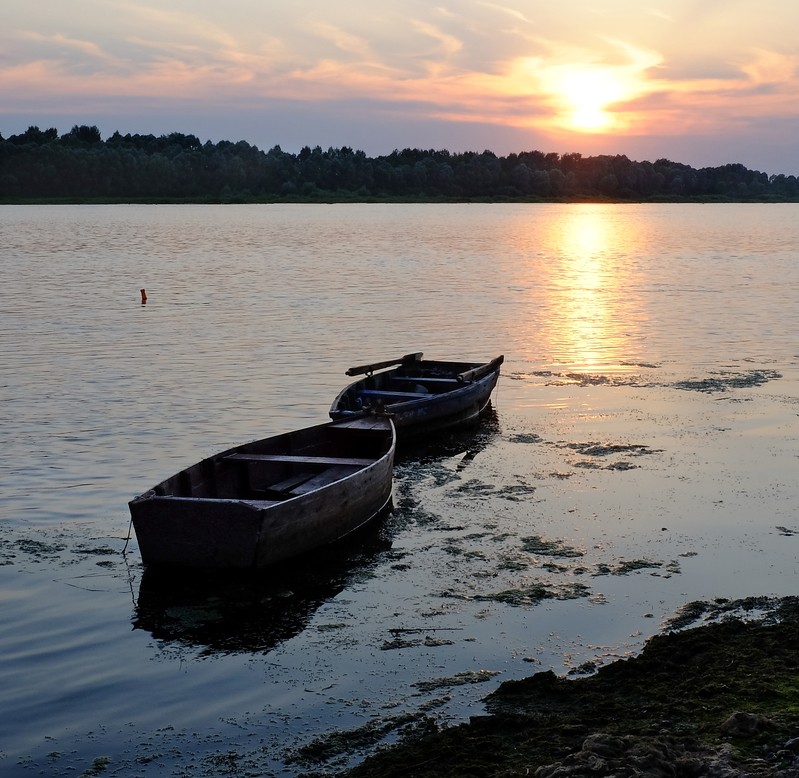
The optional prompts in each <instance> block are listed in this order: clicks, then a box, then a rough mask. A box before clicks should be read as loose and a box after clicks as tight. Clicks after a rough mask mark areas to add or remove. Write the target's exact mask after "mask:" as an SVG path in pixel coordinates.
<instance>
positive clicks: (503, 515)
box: [0, 205, 799, 776]
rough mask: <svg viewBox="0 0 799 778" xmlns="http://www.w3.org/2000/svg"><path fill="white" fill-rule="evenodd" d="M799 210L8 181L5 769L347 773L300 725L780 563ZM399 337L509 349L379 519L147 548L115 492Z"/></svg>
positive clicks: (797, 336)
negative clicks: (184, 201)
mask: <svg viewBox="0 0 799 778" xmlns="http://www.w3.org/2000/svg"><path fill="white" fill-rule="evenodd" d="M798 216H799V207H797V206H796V205H646V206H644V205H624V206H614V205H569V206H562V205H447V206H431V205H406V206H386V205H335V206H334V205H328V206H252V207H250V206H228V207H222V206H220V207H216V206H207V207H199V206H198V207H194V206H174V207H172V206H150V207H148V206H142V207H130V206H102V207H90V206H80V207H70V206H61V207H0V245H2V246H3V250H2V253H0V356H1V358H2V365H3V368H2V375H0V416H1V417H2V424H1V425H0V489H1V490H2V492H1V494H0V496H1V497H2V500H0V609H1V610H0V613H2V619H0V687H1V688H2V689H3V705H2V710H0V769H1V770H2V773H3V775H17V774H19V775H29V774H32V773H37V774H44V775H63V774H67V773H72V772H75V773H76V774H80V773H82V772H83V771H85V770H87V769H89V768H91V767H92V766H93V765H94V766H95V767H96V766H97V765H98V764H105V760H106V759H108V760H110V762H108V768H107V769H108V770H109V771H112V772H113V774H115V775H143V776H150V775H152V776H156V775H180V774H185V773H188V772H191V773H192V774H206V775H216V774H220V775H221V774H229V773H230V771H231V770H232V769H234V767H235V768H236V769H239V770H241V771H242V772H244V771H246V770H249V771H250V772H252V773H256V772H258V771H260V773H259V774H266V775H281V776H283V775H285V776H292V775H297V774H299V773H301V772H307V773H311V774H319V773H323V772H325V771H329V772H332V771H335V770H336V769H338V768H340V767H342V766H344V765H346V764H348V763H351V760H352V759H357V758H358V756H359V754H361V753H363V750H361V751H358V750H357V749H355V748H353V749H352V751H351V752H347V751H344V752H342V753H337V752H336V751H335V750H332V749H329V750H327V751H324V749H317V751H316V754H317V757H318V756H319V754H320V753H322V756H324V757H325V758H316V759H312V758H311V755H310V754H309V753H308V752H302V751H301V750H298V749H301V747H302V746H304V745H307V744H309V743H314V742H316V743H317V745H320V744H321V745H327V746H329V745H330V743H329V741H326V740H324V738H325V737H326V736H329V735H330V734H332V733H334V732H336V731H341V730H347V731H355V730H358V731H359V733H360V734H361V735H362V738H361V742H365V741H366V740H368V739H369V738H367V737H366V736H367V735H371V734H374V733H375V732H377V733H379V734H378V735H376V736H375V737H374V738H373V739H372V740H373V742H379V741H380V739H381V737H383V738H384V739H386V740H388V741H390V740H391V738H392V737H393V736H394V735H395V733H397V732H399V731H401V726H400V725H401V723H402V722H403V721H405V720H406V719H405V718H403V717H404V716H406V714H411V715H412V716H420V715H429V716H433V717H436V718H438V719H440V720H441V721H443V722H454V721H460V720H463V719H464V718H465V717H467V716H469V715H475V714H479V713H480V712H481V710H482V708H481V703H480V700H481V698H482V697H484V696H485V695H486V694H488V693H489V692H490V691H491V690H492V689H494V688H496V686H497V684H499V683H500V682H501V681H502V680H506V679H508V678H518V677H522V676H524V675H529V674H530V673H532V672H535V671H537V670H543V669H550V668H551V669H554V670H555V671H556V672H558V673H566V672H568V671H569V670H570V669H572V670H573V669H574V668H580V667H582V666H584V665H585V663H593V664H594V665H596V664H601V663H602V662H606V661H611V660H612V659H613V658H615V657H618V656H624V655H628V654H629V653H631V652H635V651H637V650H638V649H639V648H640V646H641V645H642V644H643V642H644V640H645V639H646V638H647V637H648V636H650V635H652V634H654V633H656V632H657V631H658V630H660V629H662V628H663V627H664V624H665V620H666V619H668V618H669V617H670V616H672V615H673V614H674V613H675V612H676V611H677V610H678V609H679V608H680V607H681V606H682V605H684V604H685V603H687V602H690V601H691V600H697V599H712V598H717V597H728V598H739V597H746V596H749V595H783V594H795V593H796V574H797V549H799V545H798V544H799V536H798V535H799V516H797V508H796V506H797V505H799V486H797V479H796V477H795V473H796V466H797V456H799V445H798V441H799V383H797V378H798V377H799V373H798V372H797V365H798V364H799V347H797V343H798V342H799V262H797V247H799V218H797V217H798ZM141 288H146V290H147V295H148V301H147V303H146V305H142V304H141V302H140V295H139V290H140V289H141ZM416 350H422V351H424V352H425V354H426V355H427V356H429V357H431V358H434V357H441V358H449V357H452V358H463V359H473V358H483V357H485V358H489V357H493V356H495V355H497V354H500V353H504V354H505V356H506V362H505V365H504V368H503V377H502V379H501V380H500V384H499V386H498V389H497V392H496V395H495V402H494V413H493V415H492V416H491V417H489V418H488V419H487V420H486V421H485V423H484V424H483V425H482V427H481V428H480V430H479V431H477V432H473V433H470V434H464V435H460V436H456V437H454V438H451V439H447V440H445V441H443V442H442V443H441V444H440V445H438V446H437V447H435V448H433V449H429V450H424V451H421V450H419V451H414V452H409V453H408V454H406V455H405V456H403V457H402V458H401V459H400V461H399V462H398V464H397V469H396V473H395V503H396V510H395V512H394V514H393V515H392V516H391V517H389V518H388V519H387V520H386V522H385V524H384V525H383V526H381V527H379V528H376V529H375V531H374V532H373V533H372V534H371V535H369V536H368V537H366V538H365V539H364V544H363V545H362V546H359V547H353V548H352V549H351V550H349V551H348V555H347V556H346V557H345V558H342V559H338V560H334V561H332V562H324V561H321V562H315V563H314V564H313V565H309V567H308V569H298V570H296V569H295V570H293V571H292V572H291V574H287V575H284V576H281V577H280V578H270V577H268V576H267V577H266V578H263V579H259V580H257V581H244V582H241V581H229V580H224V581H218V580H215V581H191V582H189V584H181V583H179V582H174V581H173V582H164V581H160V580H153V579H151V578H150V576H149V575H145V573H144V571H143V569H142V567H141V564H140V558H139V556H138V549H137V546H136V542H135V536H133V537H131V538H130V540H127V538H128V534H129V516H128V512H127V501H128V500H129V499H130V498H131V497H132V496H134V495H135V494H137V493H139V492H142V491H144V490H145V489H146V488H149V487H150V486H152V484H154V483H156V482H157V481H159V480H161V479H162V478H164V477H165V476H167V475H169V474H171V473H173V472H175V471H177V470H178V469H180V468H182V467H184V466H185V465H188V464H190V463H192V462H194V461H197V460H198V459H199V458H201V457H203V456H207V455H209V454H211V453H213V452H215V451H217V450H220V449H222V448H226V447H229V446H232V445H235V444H237V443H240V442H243V441H245V440H250V439H252V438H257V437H264V436H266V435H271V434H274V433H278V432H282V431H286V430H288V429H292V428H294V427H297V426H305V425H307V424H312V423H317V422H321V421H324V420H325V418H326V412H327V407H328V406H329V404H330V402H331V401H332V399H333V397H334V396H335V394H336V393H337V391H338V390H339V389H340V388H341V386H342V385H343V383H344V382H345V381H346V379H345V376H344V370H345V369H346V368H347V367H348V366H349V365H350V364H358V363H363V362H365V361H368V360H372V359H381V358H384V357H390V356H395V355H400V354H404V353H407V352H409V351H416ZM95 760H101V761H100V762H95Z"/></svg>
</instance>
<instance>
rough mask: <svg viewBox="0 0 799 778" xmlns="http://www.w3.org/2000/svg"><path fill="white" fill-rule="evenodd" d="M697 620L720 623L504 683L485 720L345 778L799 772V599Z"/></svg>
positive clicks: (705, 612) (728, 604)
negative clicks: (596, 661) (580, 672)
mask: <svg viewBox="0 0 799 778" xmlns="http://www.w3.org/2000/svg"><path fill="white" fill-rule="evenodd" d="M688 612H689V613H690V615H691V616H692V617H695V618H705V619H707V618H715V619H717V620H715V621H713V622H711V623H706V624H704V625H703V626H699V627H694V628H691V629H686V630H682V631H669V632H666V633H663V634H661V635H657V636H655V637H654V638H652V639H651V640H649V641H648V642H647V644H646V646H645V647H644V649H643V651H642V652H641V654H640V655H639V656H636V657H633V658H630V659H623V660H618V661H616V662H613V663H611V664H608V665H605V666H604V667H601V668H599V670H597V672H595V673H594V674H593V675H591V676H589V677H576V678H575V677H559V676H557V675H555V674H554V673H552V672H551V671H547V672H541V673H536V674H535V675H533V676H530V677H528V678H525V679H523V680H518V681H506V682H504V683H503V684H501V685H500V687H499V688H498V689H497V690H496V691H495V692H493V693H492V694H490V695H489V696H488V698H487V699H486V711H487V715H483V716H477V717H473V718H471V719H470V720H469V722H468V723H464V724H461V725H459V726H456V727H451V728H448V729H443V730H441V731H436V732H430V733H428V734H427V735H425V736H423V737H420V738H418V739H413V740H409V741H407V742H403V743H401V744H399V745H396V746H393V747H391V748H388V749H386V750H384V751H383V752H380V753H377V754H375V755H373V756H371V757H369V758H368V759H367V760H366V761H365V762H363V763H362V764H361V765H358V766H357V767H355V768H353V769H352V770H350V771H349V772H348V773H347V775H348V776H349V778H377V776H379V777H380V778H399V776H403V777H404V776H407V775H411V774H412V775H414V776H415V778H433V776H435V777H436V778H454V777H455V776H459V777H460V776H466V775H470V776H484V775H485V776H488V775H491V776H507V777H509V776H521V775H536V776H539V777H540V778H555V776H567V775H568V776H575V778H582V777H583V776H588V775H596V776H601V775H619V776H622V775H624V776H628V775H629V776H632V775H652V776H658V775H659V776H702V775H724V776H725V778H733V777H735V776H739V777H740V778H744V776H746V777H747V778H752V777H757V778H766V777H770V778H787V777H788V776H795V775H797V774H799V748H797V743H796V739H795V735H796V732H797V729H799V660H797V655H796V648H795V647H796V646H797V645H799V598H797V597H788V598H784V599H782V600H770V601H766V600H765V599H764V598H752V599H751V600H742V601H735V602H732V601H726V600H724V601H716V602H713V603H703V604H700V603H692V604H690V608H688ZM741 613H742V614H744V616H746V617H745V618H740V617H738V616H737V615H733V614H741ZM755 613H757V614H758V617H757V618H754V614H755ZM586 669H587V668H586ZM411 767H412V768H413V769H412V770H411V769H410V768H411Z"/></svg>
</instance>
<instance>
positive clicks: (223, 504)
mask: <svg viewBox="0 0 799 778" xmlns="http://www.w3.org/2000/svg"><path fill="white" fill-rule="evenodd" d="M367 418H368V421H365V420H364V418H360V419H350V420H345V421H344V422H330V423H328V424H325V425H319V426H317V427H314V428H308V429H305V430H302V431H299V432H297V433H288V434H287V435H284V436H279V437H278V438H274V439H266V440H264V441H255V442H253V443H251V444H247V445H245V446H240V447H237V448H234V449H230V450H228V451H225V452H222V453H221V454H218V455H216V456H214V457H211V458H209V459H206V460H203V461H202V462H199V463H197V464H196V465H193V466H192V467H190V468H187V469H186V470H184V471H181V473H178V474H177V475H175V476H172V478H170V479H167V480H166V481H164V482H162V483H161V484H159V485H158V486H157V487H155V488H154V489H152V490H150V491H149V492H146V493H145V494H143V495H141V496H140V497H137V498H136V499H134V500H132V501H131V502H130V512H131V517H132V520H133V526H134V529H135V531H136V537H137V540H138V542H139V549H140V552H141V556H142V561H143V562H144V563H145V564H146V565H148V566H158V567H167V566H168V567H191V568H216V569H220V568H226V569H252V568H264V567H269V566H271V565H274V564H277V563H279V562H283V561H285V560H287V559H290V558H292V557H295V556H299V555H301V554H303V553H306V552H308V551H312V550H314V549H317V548H320V547H322V546H327V545H330V544H332V543H336V542H338V541H340V540H342V539H343V538H345V537H347V536H348V535H350V534H351V533H353V532H355V531H356V530H358V529H360V528H361V527H363V526H364V525H365V524H367V523H368V522H370V521H371V520H373V519H374V518H376V517H377V516H379V515H380V514H381V513H383V512H384V511H386V510H387V509H388V508H389V507H390V505H391V494H392V468H393V463H394V451H395V448H396V433H395V431H394V428H393V424H392V423H391V421H390V420H389V419H387V418H382V419H376V418H375V417H367ZM359 425H360V427H363V428H359ZM331 432H332V433H333V436H332V437H333V438H336V437H337V436H338V437H339V438H340V439H339V440H330V437H331ZM317 436H321V437H324V438H325V440H324V441H323V442H321V443H315V442H314V440H315V438H316V437H317ZM359 438H361V440H359ZM275 441H276V442H275ZM291 452H293V453H291ZM278 480H279V481H280V483H278V482H277V481H278Z"/></svg>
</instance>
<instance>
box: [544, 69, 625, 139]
mask: <svg viewBox="0 0 799 778" xmlns="http://www.w3.org/2000/svg"><path fill="white" fill-rule="evenodd" d="M555 91H556V92H557V94H558V96H559V97H560V99H561V100H562V101H563V114H564V115H563V118H564V119H565V122H566V123H567V124H568V125H569V126H570V127H571V128H572V129H575V130H579V131H581V132H604V131H607V130H610V129H613V128H614V127H616V125H617V119H616V117H614V115H613V114H612V113H611V112H609V111H608V110H607V109H608V108H609V107H610V106H612V105H613V104H614V103H618V102H621V101H622V100H624V99H626V98H628V97H629V96H631V92H632V90H631V89H630V87H629V85H628V84H627V83H625V79H624V78H623V77H619V76H618V75H617V74H614V73H613V72H612V71H610V70H609V69H585V70H575V71H572V72H569V73H564V74H563V76H562V77H561V79H560V80H559V82H557V83H556V85H555Z"/></svg>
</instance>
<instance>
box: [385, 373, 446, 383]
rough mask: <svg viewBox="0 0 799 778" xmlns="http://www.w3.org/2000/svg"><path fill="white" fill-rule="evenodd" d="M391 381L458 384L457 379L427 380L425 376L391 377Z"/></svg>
mask: <svg viewBox="0 0 799 778" xmlns="http://www.w3.org/2000/svg"><path fill="white" fill-rule="evenodd" d="M391 380H392V381H408V382H413V383H416V384H459V383H461V382H460V381H459V380H458V379H457V378H428V377H427V376H412V375H393V376H391Z"/></svg>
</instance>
